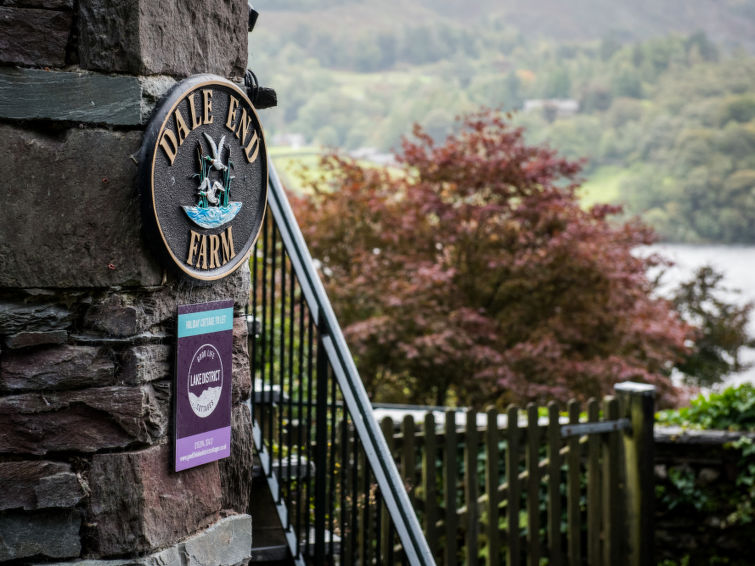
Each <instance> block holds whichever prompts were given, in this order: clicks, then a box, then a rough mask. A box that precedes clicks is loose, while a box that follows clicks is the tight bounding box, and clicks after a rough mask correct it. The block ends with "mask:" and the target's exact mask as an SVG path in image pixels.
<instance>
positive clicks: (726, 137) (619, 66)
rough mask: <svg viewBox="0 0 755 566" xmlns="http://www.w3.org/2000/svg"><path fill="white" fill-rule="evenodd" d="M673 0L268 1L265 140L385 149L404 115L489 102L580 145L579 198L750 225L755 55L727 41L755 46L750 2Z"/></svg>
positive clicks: (452, 111)
mask: <svg viewBox="0 0 755 566" xmlns="http://www.w3.org/2000/svg"><path fill="white" fill-rule="evenodd" d="M679 4H680V3H678V2H674V3H672V2H670V1H667V0H660V1H658V2H646V1H645V0H638V1H637V2H631V3H630V2H619V1H616V0H613V1H604V2H600V3H598V2H596V1H593V0H583V1H580V2H574V3H571V4H569V9H568V10H565V9H564V7H563V6H562V3H558V4H556V2H555V0H554V1H547V0H533V1H532V2H529V3H527V4H523V3H519V2H509V1H500V2H488V1H487V0H483V1H480V2H476V3H474V4H472V5H471V7H469V8H466V7H465V8H464V9H463V10H461V9H460V8H459V6H461V3H459V2H451V1H436V2H430V1H429V0H428V1H420V0H417V1H415V2H402V3H398V2H390V1H389V2H382V3H374V2H356V1H345V0H344V1H341V2H339V1H337V0H331V1H330V2H306V1H303V0H299V1H291V0H290V1H288V2H276V3H272V2H267V3H262V4H259V5H258V6H257V7H258V9H259V10H260V12H261V16H260V21H259V23H258V29H257V30H255V32H254V33H253V34H252V35H251V36H250V62H251V66H252V68H253V69H254V70H255V72H257V74H258V76H259V77H260V80H261V81H262V83H263V84H265V85H270V86H273V87H274V88H275V89H276V90H277V92H278V95H279V103H280V107H279V108H278V109H276V110H273V111H271V112H268V113H266V115H265V117H264V120H265V126H266V130H267V131H268V134H269V139H270V140H272V141H273V142H275V141H276V140H277V139H281V138H279V137H278V136H276V134H299V135H300V138H303V141H304V142H305V143H307V144H314V145H320V146H328V147H340V148H344V149H348V150H353V149H357V148H375V151H381V152H386V151H391V150H394V149H396V148H397V147H398V146H399V141H400V139H401V137H402V136H403V135H406V134H408V133H409V132H410V130H411V125H412V124H413V123H415V122H418V123H420V124H422V126H423V127H424V128H425V129H426V130H427V131H428V132H429V133H430V134H431V135H432V136H434V137H435V138H436V139H442V138H443V137H444V136H445V135H446V134H447V133H448V132H449V131H451V130H452V129H453V128H454V127H455V124H456V122H455V118H456V117H457V116H458V115H460V114H464V113H467V112H471V111H474V110H476V109H478V108H480V107H492V108H500V109H503V110H507V111H514V120H515V122H516V123H518V124H519V125H522V126H523V127H525V128H526V132H527V137H528V139H529V141H531V142H534V143H542V144H547V145H550V146H552V147H554V148H555V149H557V150H559V152H561V153H562V154H564V155H565V156H567V157H570V158H573V159H580V158H586V164H585V178H586V181H587V183H586V186H585V187H584V188H583V190H582V194H583V195H584V197H583V198H584V199H585V203H593V202H598V201H600V200H606V201H611V202H617V203H622V204H624V205H625V206H626V209H627V213H628V214H641V215H643V217H644V218H645V220H646V221H648V222H650V223H651V224H652V225H653V226H654V227H655V228H656V229H657V230H658V231H659V233H660V234H661V236H662V237H663V238H664V239H666V240H670V241H686V242H739V243H752V242H755V223H752V222H751V221H750V219H751V218H754V217H755V57H753V56H752V55H751V54H750V53H749V52H748V51H747V50H745V49H742V48H733V47H732V46H734V45H740V46H746V47H748V48H751V47H752V46H751V45H750V42H752V41H754V40H753V38H755V34H752V33H750V32H751V31H753V30H752V29H751V27H752V26H753V22H755V2H734V1H728V2H716V3H711V2H702V1H701V0H689V1H688V2H685V3H684V4H683V8H684V9H682V10H679V9H678V8H679ZM674 6H676V8H674ZM527 7H529V9H528V10H525V8H527ZM294 8H295V9H294ZM672 8H674V9H672ZM714 9H715V11H713V12H711V10H714ZM675 10H676V11H675ZM537 14H541V15H542V17H541V18H538V17H535V16H536V15H537ZM525 15H526V17H528V18H533V22H532V23H531V24H528V23H526V22H525V20H524V19H522V18H525ZM546 16H547V17H546ZM558 21H560V23H558ZM557 23H558V25H557ZM696 27H699V28H702V29H703V30H705V31H691V30H694V29H695V28H696ZM525 30H526V31H525ZM681 32H685V33H681ZM714 37H715V38H718V39H719V40H718V41H714V40H713V39H712V38H714ZM543 100H545V101H553V100H556V101H559V100H560V101H565V102H545V103H543V102H542V101H543ZM537 101H541V102H537ZM538 104H539V106H538Z"/></svg>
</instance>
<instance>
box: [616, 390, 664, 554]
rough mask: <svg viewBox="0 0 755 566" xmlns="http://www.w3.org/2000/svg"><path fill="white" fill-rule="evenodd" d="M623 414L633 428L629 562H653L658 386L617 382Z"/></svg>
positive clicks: (628, 461)
mask: <svg viewBox="0 0 755 566" xmlns="http://www.w3.org/2000/svg"><path fill="white" fill-rule="evenodd" d="M615 390H616V394H617V397H618V398H619V401H620V403H621V413H622V416H625V417H628V418H629V419H630V421H631V423H632V428H631V429H630V430H627V431H625V433H624V466H625V478H626V503H625V504H626V507H625V508H626V510H627V536H628V543H629V544H628V546H629V564H630V565H631V566H643V565H645V564H652V563H653V547H654V538H653V513H654V509H653V502H654V497H655V485H654V478H653V452H654V447H653V442H654V441H653V422H654V413H655V387H654V386H652V385H647V384H645V383H633V382H631V381H628V382H625V383H619V384H617V385H616V386H615Z"/></svg>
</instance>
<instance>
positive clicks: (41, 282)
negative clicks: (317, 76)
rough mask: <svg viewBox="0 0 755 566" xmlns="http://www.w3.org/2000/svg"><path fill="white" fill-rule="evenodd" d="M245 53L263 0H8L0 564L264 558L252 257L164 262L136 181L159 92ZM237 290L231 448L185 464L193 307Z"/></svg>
mask: <svg viewBox="0 0 755 566" xmlns="http://www.w3.org/2000/svg"><path fill="white" fill-rule="evenodd" d="M246 59H247V3H246V2H245V1H244V0H214V1H213V2H196V1H192V0H160V1H156V0H127V1H124V0H0V159H1V160H2V161H1V162H0V172H2V183H1V184H0V191H2V201H1V202H2V213H3V220H2V222H0V485H1V486H2V496H0V562H5V561H13V563H14V564H16V563H32V564H35V563H46V564H49V563H50V562H51V561H57V562H56V563H59V564H92V565H96V564H105V563H106V564H110V565H115V564H124V565H125V564H145V565H147V564H162V565H166V564H170V565H173V564H175V565H179V564H197V565H199V564H206V565H210V564H212V565H214V566H217V565H219V564H229V565H230V564H238V563H245V562H247V561H248V559H249V550H250V547H251V518H250V517H249V515H248V514H247V513H248V509H249V488H250V484H249V482H250V481H251V476H252V474H251V465H252V463H251V452H250V446H251V422H250V415H249V411H248V408H247V405H246V404H245V401H246V400H247V399H248V398H249V395H250V388H251V384H250V377H249V365H248V364H249V361H248V360H249V358H248V355H247V336H246V325H245V323H244V319H243V318H242V315H243V313H244V310H245V307H246V304H247V300H248V293H249V272H248V269H246V270H245V269H242V270H239V271H237V272H236V273H235V274H234V275H232V276H230V277H228V278H226V279H224V280H222V281H220V282H218V283H214V284H211V285H208V284H204V285H198V284H196V283H192V282H190V281H186V280H180V279H179V278H178V277H177V276H175V275H173V273H172V272H171V271H168V270H166V269H164V268H163V267H162V266H161V265H160V264H158V262H157V260H156V258H155V256H154V255H153V254H152V252H151V251H150V249H149V245H148V244H149V243H148V242H145V241H144V240H143V236H142V233H141V220H140V217H139V206H138V203H137V192H136V182H135V174H136V172H137V165H138V163H137V159H138V149H139V146H140V144H141V139H142V134H143V129H144V124H145V123H146V121H147V120H148V118H149V114H150V111H151V109H152V107H153V106H154V104H155V103H156V101H157V100H158V99H159V98H160V96H162V94H164V93H165V92H166V90H167V89H168V88H170V86H172V85H173V84H175V82H176V80H180V79H181V78H183V77H185V76H189V75H192V74H196V73H204V72H209V73H214V74H217V75H221V76H223V77H226V78H230V79H231V80H236V81H239V80H240V79H241V77H242V76H243V73H244V70H245V67H246ZM220 298H233V299H234V302H235V316H236V317H237V318H236V319H235V323H234V356H233V360H234V364H233V380H234V383H233V403H234V406H233V416H232V419H233V448H232V456H231V457H230V458H228V459H225V460H222V461H221V462H214V463H211V464H206V465H204V466H200V467H197V468H194V469H191V470H187V471H186V472H181V473H178V474H176V473H173V472H171V471H170V459H171V445H170V442H169V438H170V437H169V434H170V433H169V428H170V425H169V422H170V418H169V415H170V398H171V383H172V372H173V357H174V355H175V352H174V344H175V324H176V319H175V316H176V305H178V304H188V303H198V302H203V301H210V300H217V299H220Z"/></svg>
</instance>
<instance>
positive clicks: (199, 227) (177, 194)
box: [140, 75, 267, 280]
mask: <svg viewBox="0 0 755 566" xmlns="http://www.w3.org/2000/svg"><path fill="white" fill-rule="evenodd" d="M140 167H141V175H140V177H141V182H142V204H143V208H144V221H145V227H146V228H147V230H148V234H147V237H148V238H150V239H154V240H155V241H156V243H157V244H158V245H160V243H161V242H162V244H164V246H160V247H161V248H163V249H164V251H165V252H166V253H167V255H168V256H169V257H170V258H171V260H172V261H173V262H174V263H175V264H176V265H177V266H178V267H179V269H181V271H182V272H183V273H184V274H186V275H188V276H189V277H193V278H195V279H201V280H214V279H220V278H222V277H225V276H226V275H229V274H230V273H232V272H233V271H234V270H235V269H237V268H238V267H239V266H240V265H242V263H243V262H244V261H245V260H246V259H247V257H248V256H249V253H250V251H251V248H252V245H253V244H254V240H255V239H256V237H257V234H258V233H259V230H260V227H261V225H262V218H263V216H264V213H265V205H266V202H267V153H266V150H265V141H264V139H263V135H262V128H261V126H260V122H259V118H258V117H257V113H256V112H255V110H254V107H253V106H252V103H251V102H250V100H249V98H247V96H246V94H245V93H244V91H243V90H241V89H240V88H239V87H238V86H236V85H235V84H234V83H232V82H230V81H228V80H226V79H223V78H221V77H216V76H213V75H199V76H195V77H191V78H188V79H186V80H184V81H181V82H180V83H179V84H178V85H176V87H174V89H173V90H172V91H171V92H170V93H169V94H168V96H167V97H166V99H165V100H164V101H163V102H162V103H161V105H160V107H159V108H158V109H157V110H156V111H155V113H154V115H153V116H152V119H151V121H150V123H149V125H148V127H147V131H146V132H145V136H144V143H143V145H142V159H141V164H140Z"/></svg>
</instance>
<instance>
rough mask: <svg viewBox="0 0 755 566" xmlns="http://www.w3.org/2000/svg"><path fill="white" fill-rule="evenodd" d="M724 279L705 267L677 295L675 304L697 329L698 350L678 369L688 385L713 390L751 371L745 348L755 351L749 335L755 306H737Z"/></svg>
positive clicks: (684, 359) (748, 304) (694, 349)
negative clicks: (725, 379) (729, 377)
mask: <svg viewBox="0 0 755 566" xmlns="http://www.w3.org/2000/svg"><path fill="white" fill-rule="evenodd" d="M722 279H723V275H722V274H720V273H718V272H717V271H715V270H714V269H713V268H712V267H710V266H703V267H701V268H699V269H698V270H697V271H696V272H695V276H694V277H693V278H692V279H691V280H689V281H687V282H685V283H682V284H681V285H680V286H679V288H678V289H677V290H676V291H675V293H674V296H673V298H672V299H673V302H674V306H675V308H676V309H677V310H678V311H679V313H680V314H681V315H682V317H683V318H684V319H685V320H686V321H688V322H689V323H690V324H692V325H693V326H694V343H695V346H694V348H691V349H690V350H689V351H688V352H687V353H686V354H685V355H684V357H683V359H682V360H681V362H680V363H679V364H678V365H677V369H679V370H680V371H681V372H682V373H683V374H684V376H685V381H687V382H688V383H691V384H694V385H700V386H705V387H710V386H711V385H715V384H717V383H720V382H721V380H722V378H723V377H725V376H727V375H729V374H731V373H736V372H739V371H742V370H744V369H747V368H748V367H749V365H748V364H745V363H743V362H742V360H741V358H740V350H741V348H742V347H750V348H752V347H755V340H753V339H752V338H750V336H749V334H748V332H747V323H748V321H749V318H750V312H751V311H752V307H753V305H752V303H747V304H745V305H737V304H735V303H731V302H729V301H728V300H727V299H726V298H724V297H723V296H722V293H723V292H725V291H726V290H725V289H722V288H721V280H722Z"/></svg>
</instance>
